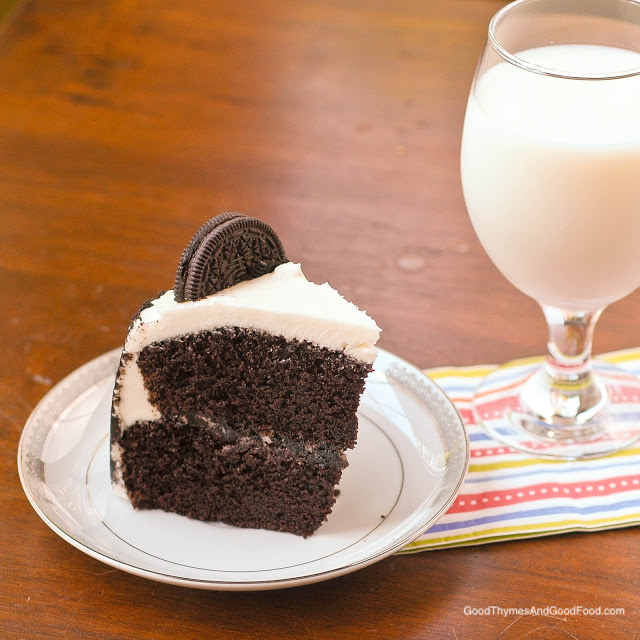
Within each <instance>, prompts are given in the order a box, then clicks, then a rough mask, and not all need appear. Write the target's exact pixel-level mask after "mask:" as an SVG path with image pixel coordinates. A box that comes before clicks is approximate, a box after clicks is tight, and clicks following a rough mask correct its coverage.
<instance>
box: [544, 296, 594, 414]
mask: <svg viewBox="0 0 640 640" xmlns="http://www.w3.org/2000/svg"><path fill="white" fill-rule="evenodd" d="M541 306H542V311H543V312H544V316H545V319H546V321H547V326H548V328H549V341H548V343H547V347H548V355H547V360H546V363H545V368H544V373H545V375H544V378H545V379H544V381H543V385H544V386H545V387H546V388H547V391H548V393H549V396H548V398H549V399H550V402H549V403H548V404H547V406H546V407H543V408H542V410H540V411H537V413H538V414H539V415H540V417H541V418H542V419H543V420H545V421H547V422H548V423H551V424H556V425H557V426H561V425H562V424H564V423H571V422H573V423H578V424H584V423H585V422H587V421H589V420H591V419H592V418H593V417H594V416H595V414H596V413H597V412H598V411H600V409H601V408H602V407H603V406H604V404H605V402H606V394H605V391H604V387H602V385H600V384H598V383H596V381H595V380H594V378H593V374H592V371H591V345H592V341H593V331H594V329H595V325H596V322H597V321H598V318H599V317H600V314H601V313H602V309H598V310H596V311H567V310H564V309H558V308H557V307H551V306H548V305H541ZM532 408H533V409H534V410H535V409H536V407H532Z"/></svg>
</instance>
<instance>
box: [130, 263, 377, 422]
mask: <svg viewBox="0 0 640 640" xmlns="http://www.w3.org/2000/svg"><path fill="white" fill-rule="evenodd" d="M228 326H238V327H242V328H246V329H254V330H258V331H266V332H268V333H272V334H276V335H281V336H284V337H285V338H287V339H289V340H291V339H297V340H307V341H308V342H311V343H312V344H316V345H318V346H321V347H327V348H329V349H333V350H336V351H344V353H345V354H346V355H348V356H351V357H353V358H356V359H358V360H361V361H363V362H367V363H373V361H374V360H375V357H376V349H375V346H374V345H375V343H376V342H377V340H378V337H379V335H380V328H379V327H378V326H377V325H376V323H375V322H374V321H373V320H372V319H371V318H370V317H369V316H368V315H367V314H366V313H365V312H364V311H361V310H360V309H358V307H356V305H354V304H353V303H351V302H349V301H347V300H345V299H344V298H343V297H342V296H341V295H340V294H339V293H338V292H337V291H336V290H335V289H333V288H331V287H330V286H329V285H328V284H326V283H325V284H322V285H318V284H315V283H313V282H309V281H308V280H307V279H306V278H305V276H304V274H303V273H302V269H301V268H300V265H299V264H294V263H291V262H286V263H285V264H282V265H280V266H279V267H277V268H276V269H275V271H273V272H272V273H269V274H267V275H264V276H262V277H260V278H255V279H254V280H248V281H246V282H241V283H240V284H237V285H234V286H233V287H229V288H228V289H225V290H224V291H220V292H219V293H217V294H215V295H212V296H209V297H208V298H205V299H203V300H198V301H196V302H189V301H187V302H180V303H178V302H176V300H175V298H174V295H173V291H168V292H167V293H165V294H164V295H162V296H160V297H159V298H157V299H156V300H154V301H153V303H152V304H151V306H150V307H147V308H146V309H144V310H143V311H142V312H141V313H140V315H139V317H138V318H136V320H135V321H134V323H133V326H132V327H131V329H130V331H129V335H128V336H127V340H126V342H125V351H126V352H128V353H130V354H132V355H133V357H132V358H131V359H130V360H129V361H128V362H127V363H126V365H125V367H124V368H123V372H122V377H121V387H120V405H119V407H118V409H117V411H118V413H119V416H120V419H121V421H122V423H123V426H124V427H126V426H128V425H130V424H133V423H134V422H137V421H138V420H157V419H158V418H159V417H160V413H159V412H158V410H157V409H155V408H154V407H153V406H152V405H151V404H150V402H149V401H148V399H147V392H146V390H145V388H144V382H143V379H142V375H141V374H140V371H139V369H138V366H137V354H138V353H139V352H140V351H141V350H142V349H143V348H144V347H146V346H147V345H149V344H151V343H153V342H158V341H160V340H166V339H168V338H174V337H177V336H180V335H183V334H186V333H197V332H198V331H205V330H210V329H215V328H217V327H228Z"/></svg>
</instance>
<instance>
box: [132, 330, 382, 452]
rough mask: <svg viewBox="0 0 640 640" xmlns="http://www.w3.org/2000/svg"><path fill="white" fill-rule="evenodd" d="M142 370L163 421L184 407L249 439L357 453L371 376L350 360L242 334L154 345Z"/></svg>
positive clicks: (144, 355)
mask: <svg viewBox="0 0 640 640" xmlns="http://www.w3.org/2000/svg"><path fill="white" fill-rule="evenodd" d="M138 366H139V368H140V371H141V373H142V376H143V379H144V383H145V387H146V389H147V392H148V395H149V400H150V402H151V403H152V404H153V405H154V406H155V407H157V408H158V409H159V410H160V412H161V413H162V415H163V416H169V415H171V414H172V413H175V411H176V407H179V408H180V413H181V414H183V415H185V414H189V413H199V414H206V415H211V416H215V417H216V420H221V421H223V422H225V423H227V424H232V425H234V426H238V428H241V429H245V430H246V432H247V433H249V432H251V431H255V432H259V433H261V434H263V435H274V433H275V435H277V436H280V437H283V438H286V439H290V440H294V441H302V442H305V443H308V444H312V445H316V444H321V443H325V444H327V445H328V446H330V447H337V448H341V449H346V448H351V447H353V446H354V445H355V442H356V436H357V426H358V423H357V417H356V411H357V408H358V403H359V399H360V394H361V393H362V391H363V388H364V379H365V377H366V375H367V374H368V373H369V371H370V370H371V365H369V364H367V363H364V362H362V361H360V360H356V359H355V358H351V357H349V356H346V355H345V354H344V353H342V352H338V351H333V350H331V349H327V348H325V347H318V346H315V345H312V344H311V343H308V342H300V341H297V340H286V339H285V338H283V337H281V336H276V335H272V334H269V333H264V332H259V331H253V330H248V329H241V328H237V327H233V328H220V329H216V330H213V331H203V332H200V333H195V334H189V335H185V336H181V337H179V338H172V339H169V340H163V341H161V342H156V343H153V344H151V345H148V346H147V347H145V348H144V349H143V350H142V351H141V352H140V354H139V356H138ZM240 425H242V426H240ZM275 425H277V430H275V429H274V426H275Z"/></svg>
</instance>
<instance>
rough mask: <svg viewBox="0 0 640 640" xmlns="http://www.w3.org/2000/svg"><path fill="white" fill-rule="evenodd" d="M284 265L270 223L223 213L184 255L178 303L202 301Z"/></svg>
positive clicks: (202, 230)
mask: <svg viewBox="0 0 640 640" xmlns="http://www.w3.org/2000/svg"><path fill="white" fill-rule="evenodd" d="M284 262H287V258H286V256H285V253H284V248H283V246H282V242H280V238H278V235H277V234H276V232H275V231H274V230H273V229H272V228H271V227H270V226H269V225H268V224H267V223H266V222H263V221H262V220H258V219H257V218H250V217H248V216H245V215H243V214H241V213H223V214H221V215H219V216H216V217H215V218H211V220H209V221H208V222H205V224H203V225H202V226H201V227H200V228H199V229H198V231H196V233H195V235H194V236H193V238H192V239H191V242H190V243H189V244H188V245H187V247H186V249H185V250H184V252H183V253H182V257H181V258H180V263H179V264H178V270H177V272H176V281H175V284H174V287H173V291H174V295H175V298H176V301H177V302H185V301H187V300H190V301H195V300H200V299H202V298H206V297H207V296H210V295H211V294H213V293H216V292H218V291H222V290H223V289H226V288H228V287H231V286H233V285H234V284H238V283H239V282H243V281H244V280H252V279H253V278H258V277H260V276H263V275H265V274H266V273H270V272H271V271H273V270H274V269H275V268H276V267H277V266H278V265H281V264H283V263H284Z"/></svg>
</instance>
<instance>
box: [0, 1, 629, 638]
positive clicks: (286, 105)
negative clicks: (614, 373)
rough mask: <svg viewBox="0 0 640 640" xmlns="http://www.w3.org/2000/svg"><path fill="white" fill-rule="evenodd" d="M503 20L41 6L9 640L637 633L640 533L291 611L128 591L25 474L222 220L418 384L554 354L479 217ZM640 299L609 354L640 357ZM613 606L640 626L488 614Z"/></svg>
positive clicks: (7, 88)
mask: <svg viewBox="0 0 640 640" xmlns="http://www.w3.org/2000/svg"><path fill="white" fill-rule="evenodd" d="M502 4H503V3H502V2H495V1H491V0H446V1H445V0H422V1H421V2H418V1H417V0H314V1H309V0H277V1H276V0H264V1H262V2H257V1H255V0H248V2H238V1H236V0H216V1H215V2H212V1H211V0H101V1H95V0H75V1H74V2H69V1H68V0H66V1H65V0H32V1H30V2H28V3H27V4H26V6H24V7H23V8H22V9H21V10H20V11H18V12H16V13H14V15H13V16H12V17H11V19H10V20H8V21H5V26H4V28H3V31H2V33H1V34H0V92H1V93H0V95H1V99H0V167H1V170H0V243H1V245H0V246H1V248H2V250H1V252H0V276H1V284H0V303H1V308H2V310H3V312H2V314H0V327H1V334H2V341H1V342H0V349H1V353H2V359H1V361H2V363H3V366H2V369H1V370H0V416H1V417H2V423H1V427H0V447H1V448H0V451H1V454H0V461H1V463H0V472H1V476H0V477H1V480H0V482H1V484H0V501H1V502H0V504H1V514H0V517H1V520H0V577H1V582H2V588H1V590H0V637H2V638H6V639H9V640H18V639H23V638H24V639H29V640H32V639H47V640H53V639H58V638H60V639H62V638H64V639H68V638H82V639H88V638H96V639H98V638H100V639H109V640H112V639H113V640H116V639H118V640H125V639H134V638H135V639H139V638H149V639H151V638H153V639H155V638H198V639H201V638H216V639H225V638H251V639H258V638H260V639H279V640H280V639H286V638H314V639H322V638H327V639H329V638H331V639H335V638H358V639H360V638H381V639H385V640H386V639H396V638H397V639H399V638H403V639H404V638H406V639H408V638H438V639H439V638H443V639H444V638H451V639H455V640H469V639H476V638H477V639H487V638H499V639H500V640H511V639H514V638H527V640H535V639H540V638H544V639H549V638H563V639H564V638H580V639H581V640H582V639H583V638H589V639H592V638H609V637H615V638H617V639H619V640H623V639H626V638H628V639H629V640H635V638H637V637H640V614H639V608H640V572H639V571H638V569H639V568H640V532H639V531H638V530H637V529H626V530H619V531H610V532H606V533H597V534H584V535H579V534H572V535H563V536H557V537H554V538H542V539H537V540H529V541H520V542H509V543H503V544H496V545H489V546H479V547H473V548H461V549H456V550H444V551H433V552H424V553H421V554H417V555H412V556H402V557H399V556H393V557H390V558H388V559H386V560H384V561H382V562H380V563H378V564H375V565H373V566H371V567H368V568H366V569H364V570H361V571H358V572H356V573H353V574H350V575H348V576H344V577H341V578H338V579H335V580H331V581H328V582H324V583H318V584H314V585H310V586H305V587H298V588H294V589H289V590H285V591H273V592H260V593H221V592H209V591H198V590H190V589H186V588H180V587H175V586H169V585H164V584H160V583H156V582H152V581H149V580H145V579H142V578H137V577H134V576H132V575H129V574H127V573H124V572H121V571H118V570H116V569H112V568H110V567H108V566H106V565H103V564H101V563H100V562H98V561H96V560H93V559H91V558H90V557H88V556H86V555H84V554H82V553H81V552H79V551H77V550H75V549H74V548H72V547H71V546H69V545H68V544H67V543H66V542H64V541H63V540H62V539H61V538H59V537H58V536H56V535H55V534H54V533H53V532H52V531H51V530H49V529H48V528H47V527H46V526H45V524H44V523H43V522H42V521H41V520H40V519H39V518H38V516H37V515H36V514H35V513H34V511H33V509H32V508H31V506H30V505H29V503H28V501H27V499H26V498H25V495H24V493H23V491H22V489H21V486H20V482H19V479H18V471H17V466H16V450H17V446H18V439H19V437H20V433H21V430H22V427H23V425H24V423H25V421H26V419H27V417H28V416H29V414H30V412H31V411H32V409H33V408H34V406H35V405H36V403H37V402H38V400H39V399H40V398H41V397H42V396H43V395H44V394H45V393H46V392H47V390H48V389H49V388H51V387H52V385H54V384H55V383H56V382H58V381H59V380H60V379H61V378H62V377H64V376H65V375H66V374H67V373H69V372H71V371H72V370H74V369H75V368H76V367H78V366H79V365H81V364H82V363H84V362H86V361H87V360H89V359H91V358H93V357H95V356H97V355H99V354H101V353H103V352H105V351H107V350H109V349H112V348H114V347H117V346H119V345H120V344H121V343H122V341H123V339H124V336H125V332H126V328H127V325H128V322H129V320H130V317H131V316H132V314H133V313H134V311H135V310H136V309H137V307H138V304H139V303H140V302H141V301H142V300H143V299H145V298H147V297H150V296H152V295H154V294H155V293H156V292H157V291H158V290H160V289H163V288H167V287H169V286H171V282H172V279H173V273H174V270H175V266H176V264H177V261H178V258H179V256H180V253H181V250H182V248H183V246H184V245H185V244H186V242H187V241H188V239H189V238H190V236H191V234H192V232H193V231H194V230H195V228H196V227H197V226H198V225H199V224H200V223H201V222H203V221H204V220H206V219H208V218H209V217H210V216H211V215H213V214H216V213H219V212H222V211H226V210H237V211H242V212H245V213H249V214H253V215H257V216H259V217H262V218H264V219H265V220H267V221H268V222H270V223H271V224H272V225H273V226H274V227H275V228H276V229H277V231H278V232H279V234H280V236H281V237H282V239H283V242H284V244H285V246H286V248H287V252H288V255H289V257H290V258H291V259H294V260H297V261H301V262H302V263H303V265H304V268H305V271H306V273H307V275H308V276H309V277H310V278H311V279H313V280H316V281H320V282H322V281H324V280H328V281H329V282H331V283H332V284H333V286H335V287H336V288H337V289H339V290H340V291H341V292H342V293H343V294H344V295H345V296H346V297H348V298H350V299H352V300H354V301H355V302H356V303H357V304H359V305H360V306H361V307H363V308H365V309H366V310H367V311H369V312H370V313H371V315H372V316H373V317H374V318H376V319H377V321H378V323H379V324H380V325H381V326H382V327H383V329H384V333H383V337H382V340H381V343H380V344H381V346H383V347H384V348H386V349H388V350H391V351H393V352H395V353H397V354H398V355H400V356H402V357H404V358H407V359H409V360H411V361H413V362H414V363H415V364H416V365H418V366H420V367H433V366H439V365H447V364H450V365H465V364H474V363H483V362H498V361H504V360H507V359H511V358H515V357H519V356H525V355H531V354H535V353H538V352H540V351H541V350H542V349H543V345H544V343H545V337H546V336H545V329H544V326H543V322H542V317H541V314H540V313H539V312H538V310H537V307H536V306H535V304H534V303H533V302H532V301H530V300H529V299H527V298H525V297H524V296H523V295H521V294H520V293H519V292H517V291H516V290H515V289H514V288H513V287H511V286H510V285H509V284H508V283H507V282H506V281H505V280H504V279H503V278H502V277H501V276H500V275H499V273H498V272H497V271H496V270H495V268H494V267H493V266H492V264H491V263H490V262H489V260H488V258H487V257H486V256H485V254H484V253H483V251H482V249H481V248H480V246H479V244H478V242H477V240H476V238H475V236H474V233H473V231H472V228H471V226H470V224H469V221H468V219H467V215H466V212H465V206H464V202H463V199H462V193H461V188H460V182H459V172H458V151H459V141H460V133H461V126H462V120H463V114H464V108H465V102H466V96H467V93H468V89H469V85H470V82H471V78H472V75H473V71H474V66H475V62H476V60H477V58H478V55H479V53H480V50H481V47H482V44H483V41H484V37H485V32H486V27H487V24H488V20H489V18H490V16H491V15H492V14H493V13H494V12H495V11H496V10H497V9H498V8H500V7H501V6H502ZM639 315H640V295H639V294H637V293H636V294H634V295H632V296H630V297H628V298H627V299H625V300H623V301H621V302H619V303H617V304H615V305H613V306H612V307H611V308H610V309H609V310H608V311H607V312H606V313H605V314H604V316H603V318H602V320H601V322H600V326H599V328H598V332H597V337H596V345H595V347H596V349H595V350H596V352H602V351H608V350H613V349H618V348H623V347H628V346H635V345H638V344H640V325H639V324H638V322H637V318H638V316H639ZM531 605H536V606H547V605H551V606H557V607H573V606H576V605H582V606H603V607H609V606H616V607H625V608H626V614H625V615H624V616H614V617H587V616H566V617H564V616H563V617H538V618H535V617H531V616H523V617H518V616H515V615H510V616H507V617H500V616H469V615H466V614H465V612H464V610H465V607H474V608H475V607H489V606H500V607H504V608H507V607H515V608H517V607H527V606H531Z"/></svg>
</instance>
